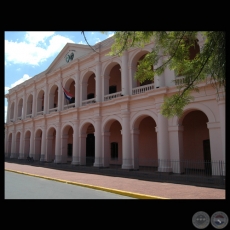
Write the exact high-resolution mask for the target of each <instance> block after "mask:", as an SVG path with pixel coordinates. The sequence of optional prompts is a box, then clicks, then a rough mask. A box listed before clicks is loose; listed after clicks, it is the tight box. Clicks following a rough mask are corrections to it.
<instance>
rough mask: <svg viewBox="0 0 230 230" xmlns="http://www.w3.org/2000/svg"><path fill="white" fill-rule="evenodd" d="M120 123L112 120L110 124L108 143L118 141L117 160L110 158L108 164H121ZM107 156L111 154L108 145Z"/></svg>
mask: <svg viewBox="0 0 230 230" xmlns="http://www.w3.org/2000/svg"><path fill="white" fill-rule="evenodd" d="M121 129H122V128H121V125H120V123H119V122H118V121H114V122H113V123H112V125H111V126H110V138H109V143H110V144H111V143H112V142H117V143H118V161H113V160H110V164H116V163H118V164H121V162H122V136H121ZM108 155H109V157H110V156H111V150H110V145H109V154H108Z"/></svg>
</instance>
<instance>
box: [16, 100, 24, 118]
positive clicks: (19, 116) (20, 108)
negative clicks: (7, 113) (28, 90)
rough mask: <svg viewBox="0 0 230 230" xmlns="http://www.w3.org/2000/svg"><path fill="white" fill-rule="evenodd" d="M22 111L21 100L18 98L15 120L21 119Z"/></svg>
mask: <svg viewBox="0 0 230 230" xmlns="http://www.w3.org/2000/svg"><path fill="white" fill-rule="evenodd" d="M22 111H23V98H20V99H19V101H18V111H17V118H19V119H22Z"/></svg>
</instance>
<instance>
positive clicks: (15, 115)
mask: <svg viewBox="0 0 230 230" xmlns="http://www.w3.org/2000/svg"><path fill="white" fill-rule="evenodd" d="M15 94H16V98H15V107H14V121H17V120H18V117H17V111H18V110H17V108H18V95H17V92H16V93H15Z"/></svg>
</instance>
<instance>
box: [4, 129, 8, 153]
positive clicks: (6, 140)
mask: <svg viewBox="0 0 230 230" xmlns="http://www.w3.org/2000/svg"><path fill="white" fill-rule="evenodd" d="M7 143H8V128H7V127H6V126H5V152H4V153H5V156H6V154H7V149H8V147H7Z"/></svg>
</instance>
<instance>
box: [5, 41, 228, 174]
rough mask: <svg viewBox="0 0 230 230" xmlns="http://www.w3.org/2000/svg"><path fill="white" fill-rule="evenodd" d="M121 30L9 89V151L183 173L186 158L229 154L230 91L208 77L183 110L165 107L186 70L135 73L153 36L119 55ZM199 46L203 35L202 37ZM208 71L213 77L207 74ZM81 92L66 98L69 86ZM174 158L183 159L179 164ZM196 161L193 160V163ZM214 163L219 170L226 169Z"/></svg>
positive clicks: (70, 51)
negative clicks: (228, 106) (227, 94)
mask: <svg viewBox="0 0 230 230" xmlns="http://www.w3.org/2000/svg"><path fill="white" fill-rule="evenodd" d="M112 43H113V37H111V38H108V39H106V40H104V41H103V42H101V43H98V44H96V45H95V46H94V49H96V50H97V51H98V52H94V51H93V50H92V49H91V48H90V47H89V46H87V45H80V44H70V43H68V44H66V46H65V47H64V48H63V50H62V51H61V52H60V53H59V54H58V56H57V57H56V58H55V60H54V61H53V62H52V64H51V65H50V66H49V68H48V69H47V70H45V71H44V72H42V73H40V74H38V75H36V76H34V77H33V78H31V79H29V80H27V81H25V82H23V83H22V84H20V85H17V86H16V87H14V88H12V89H10V90H9V93H8V94H6V95H5V97H6V98H7V99H8V112H7V122H6V124H5V154H6V155H7V156H10V157H11V158H19V159H24V158H26V157H27V156H30V157H33V158H34V159H35V160H39V161H48V162H55V163H67V162H71V164H74V165H85V164H86V161H87V159H88V158H89V157H92V158H93V166H94V167H110V166H111V165H113V164H116V165H119V166H120V167H121V168H122V169H138V168H139V167H140V166H152V167H156V168H157V170H158V171H161V172H174V173H181V172H183V170H184V167H183V165H182V164H181V162H182V161H184V160H187V161H190V162H203V163H202V164H200V166H199V167H200V168H201V169H204V168H205V167H206V166H205V161H206V162H207V161H210V162H215V161H216V162H218V161H225V98H224V96H223V94H221V93H220V94H218V95H217V94H216V91H215V89H214V88H213V86H212V85H211V84H210V82H209V81H208V80H207V81H205V82H202V83H199V92H193V94H192V95H193V97H194V101H192V102H191V103H190V104H189V105H188V106H186V107H185V108H184V114H183V116H182V117H181V118H178V117H174V118H172V119H166V118H165V117H163V116H162V115H161V113H160V107H161V105H162V103H163V100H164V97H166V96H170V95H172V94H174V93H175V92H177V90H178V89H177V85H178V84H180V83H181V82H182V81H183V77H178V76H175V73H174V72H173V71H171V70H169V69H167V70H166V71H165V72H164V73H163V74H162V75H161V76H157V77H156V78H155V80H154V82H150V81H146V82H144V83H142V84H140V82H138V81H137V80H135V79H134V74H135V71H136V68H137V65H138V61H139V60H141V59H143V57H144V56H145V55H146V54H147V53H148V52H150V51H151V49H152V47H153V46H154V44H153V43H150V44H146V46H145V47H144V48H142V49H141V48H132V49H130V50H128V51H126V52H124V54H123V56H122V57H111V56H107V55H106V54H107V53H108V52H109V51H110V47H111V44H112ZM198 43H199V46H200V47H202V45H203V40H202V37H199V42H198ZM207 79H208V78H207ZM63 88H64V89H65V90H66V91H67V93H68V92H69V93H70V94H72V96H73V97H74V100H71V101H70V102H69V101H67V100H66V98H65V95H64V89H63ZM173 162H177V164H176V166H175V164H174V163H173ZM191 167H192V164H191ZM223 171H224V169H223V170H222V169H221V170H220V169H219V170H214V169H212V174H213V175H219V174H220V173H223Z"/></svg>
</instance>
